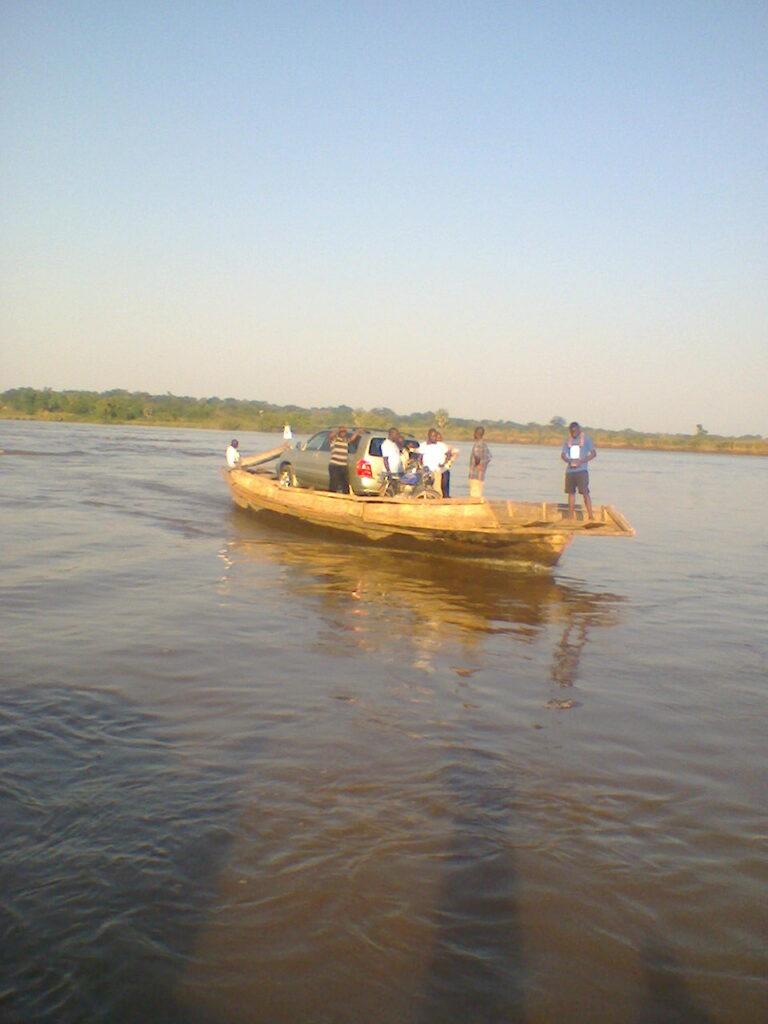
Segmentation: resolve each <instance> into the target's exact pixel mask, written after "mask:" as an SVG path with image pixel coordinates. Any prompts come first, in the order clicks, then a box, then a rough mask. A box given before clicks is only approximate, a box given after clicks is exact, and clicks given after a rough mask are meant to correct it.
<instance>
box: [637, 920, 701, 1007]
mask: <svg viewBox="0 0 768 1024" xmlns="http://www.w3.org/2000/svg"><path fill="white" fill-rule="evenodd" d="M640 962H641V965H642V977H643V988H644V995H643V996H642V1000H643V1004H642V1007H641V1010H640V1013H639V1014H638V1016H637V1018H636V1021H635V1024H714V1018H713V1017H711V1016H710V1015H709V1014H708V1013H706V1012H705V1011H704V1010H702V1009H701V1007H700V1006H698V1005H697V1003H696V1001H695V1000H694V998H693V996H692V995H691V993H690V991H689V989H688V986H687V985H686V983H685V981H684V978H683V970H682V968H681V967H680V965H679V964H678V963H677V961H676V960H675V958H674V956H673V955H672V953H671V951H670V950H669V949H668V948H667V946H666V944H665V943H664V942H662V940H661V939H659V938H658V936H655V935H650V936H648V938H647V939H646V941H645V943H644V945H643V947H642V949H641V950H640Z"/></svg>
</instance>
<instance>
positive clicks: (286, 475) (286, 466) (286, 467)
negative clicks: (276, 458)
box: [277, 462, 298, 487]
mask: <svg viewBox="0 0 768 1024" xmlns="http://www.w3.org/2000/svg"><path fill="white" fill-rule="evenodd" d="M277 482H278V483H279V484H280V486H281V487H296V486H298V482H297V480H296V474H295V473H294V472H293V466H292V465H291V464H290V462H284V463H283V464H282V466H281V467H280V469H279V470H278V472H277Z"/></svg>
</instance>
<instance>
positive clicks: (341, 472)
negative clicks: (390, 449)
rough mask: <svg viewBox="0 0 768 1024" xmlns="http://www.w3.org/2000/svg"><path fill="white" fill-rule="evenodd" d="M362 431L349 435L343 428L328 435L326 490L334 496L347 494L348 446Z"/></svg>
mask: <svg viewBox="0 0 768 1024" xmlns="http://www.w3.org/2000/svg"><path fill="white" fill-rule="evenodd" d="M361 434H362V431H361V430H360V429H359V428H357V429H356V430H355V432H354V434H350V433H349V431H348V430H347V428H346V427H345V426H340V427H337V428H336V430H332V431H331V432H330V434H329V435H328V440H329V441H330V444H331V459H330V462H329V463H328V490H329V491H333V492H334V493H336V494H349V446H350V444H351V443H352V442H353V441H356V440H357V439H358V438H359V437H360V435H361Z"/></svg>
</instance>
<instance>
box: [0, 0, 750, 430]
mask: <svg viewBox="0 0 768 1024" xmlns="http://www.w3.org/2000/svg"><path fill="white" fill-rule="evenodd" d="M2 17H3V32H2V34H0V35H1V38H0V55H2V63H3V72H2V75H1V76H0V96H1V99H0V131H2V138H3V142H4V145H3V151H4V156H3V158H2V162H1V163H0V186H1V187H2V193H3V201H2V204H0V230H2V234H3V239H4V244H3V247H2V257H1V258H2V264H1V265H0V273H1V275H2V295H1V298H2V302H0V390H7V389H8V388H11V387H17V386H32V387H39V388H42V387H46V386H48V387H51V388H54V389H55V390H64V389H70V390H80V389H82V390H92V391H105V390H109V389H111V388H114V387H119V388H123V389H125V390H127V391H139V390H141V391H147V392H149V393H153V394H162V393H165V392H167V391H170V392H171V393H173V394H176V395H188V396H190V397H209V396H214V395H219V396H231V397H234V398H242V399H250V400H262V401H269V402H272V403H274V404H278V405H287V404H293V405H299V406H303V407H312V406H326V405H327V406H334V405H340V404H345V405H350V406H351V407H353V408H357V407H363V408H373V407H389V408H392V409H394V410H397V411H400V410H405V409H412V410H428V409H437V408H445V409H447V410H448V411H449V412H450V414H451V415H452V416H454V417H459V418H462V419H472V418H477V419H482V418H487V419H499V420H512V421H515V422H520V423H527V422H540V423H546V422H548V421H549V420H550V419H551V418H552V417H553V416H563V417H564V418H565V419H567V420H570V419H573V418H575V419H578V420H580V421H582V422H585V423H589V424H593V425H595V426H601V427H604V428H606V429H614V430H621V429H624V428H626V427H630V428H632V429H634V430H638V431H649V432H650V431H652V432H655V433H656V432H658V433H693V432H695V429H696V424H697V423H701V424H703V425H704V427H705V428H706V429H707V430H708V431H709V432H710V433H712V434H723V435H728V436H739V435H744V434H759V435H761V436H765V435H768V402H767V401H766V398H765V390H766V389H765V380H766V379H768V289H767V288H766V286H765V282H766V281H767V280H768V253H767V251H766V239H768V202H767V201H766V199H767V198H768V192H767V188H766V180H767V175H766V169H767V165H768V143H767V142H766V136H765V131H764V124H765V117H766V112H767V111H766V108H767V107H768V103H767V102H766V97H767V96H768V70H767V69H768V8H766V6H765V5H764V4H762V3H757V2H736V3H725V2H720V0H714V2H712V3H708V4H706V5H702V4H700V3H695V2H687V0H681V2H680V3H676V4H674V5H667V4H662V3H657V2H650V3H648V4H644V5H637V4H632V3H628V2H618V3H615V4H610V5H608V4H604V3H599V2H588V3H572V2H555V3H553V4H550V5H547V6H546V7H539V6H530V5H523V4H520V3H510V4H499V3H487V4H482V5H466V4H464V3H458V2H447V3H437V2H434V3H433V2H419V0H416V2H414V3H409V4H405V3H393V4H392V5H388V6H386V7H382V6H380V5H377V4H373V3H367V2H362V3H360V4H358V5H354V6H347V5H343V4H338V3H331V2H318V3H276V2H268V0H267V2H264V3H262V4H259V5H252V4H248V3H241V2H227V3H223V4H213V3H209V2H205V0H203V2H201V3H196V4H193V5H190V4H185V3H178V2H176V3H174V2H170V3H169V4H167V5H164V6H163V7H161V8H159V7H157V6H156V5H154V4H150V3H148V2H145V0H137V2H136V3H132V4H130V5H127V6H126V5H121V4H119V3H116V2H110V0H107V2H104V3H99V4H96V3H93V2H85V0H73V2H65V3H63V4H61V5H57V6H50V5H45V4H28V5H21V4H19V5H5V7H4V11H3V16H2ZM19 382H21V383H19ZM115 382H119V383H117V384H116V383H115Z"/></svg>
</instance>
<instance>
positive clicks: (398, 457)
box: [381, 427, 403, 480]
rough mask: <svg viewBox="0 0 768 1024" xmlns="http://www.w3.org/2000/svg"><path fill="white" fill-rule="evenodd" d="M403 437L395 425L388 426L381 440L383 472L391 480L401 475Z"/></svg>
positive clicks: (397, 478)
mask: <svg viewBox="0 0 768 1024" xmlns="http://www.w3.org/2000/svg"><path fill="white" fill-rule="evenodd" d="M402 448H403V437H402V434H401V433H400V431H399V430H398V429H397V427H390V428H389V430H388V431H387V436H386V438H385V439H384V440H383V441H382V442H381V457H382V459H383V460H384V472H385V473H388V474H389V476H390V477H391V478H392V479H393V480H399V479H400V477H401V476H402V475H403V455H402Z"/></svg>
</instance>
